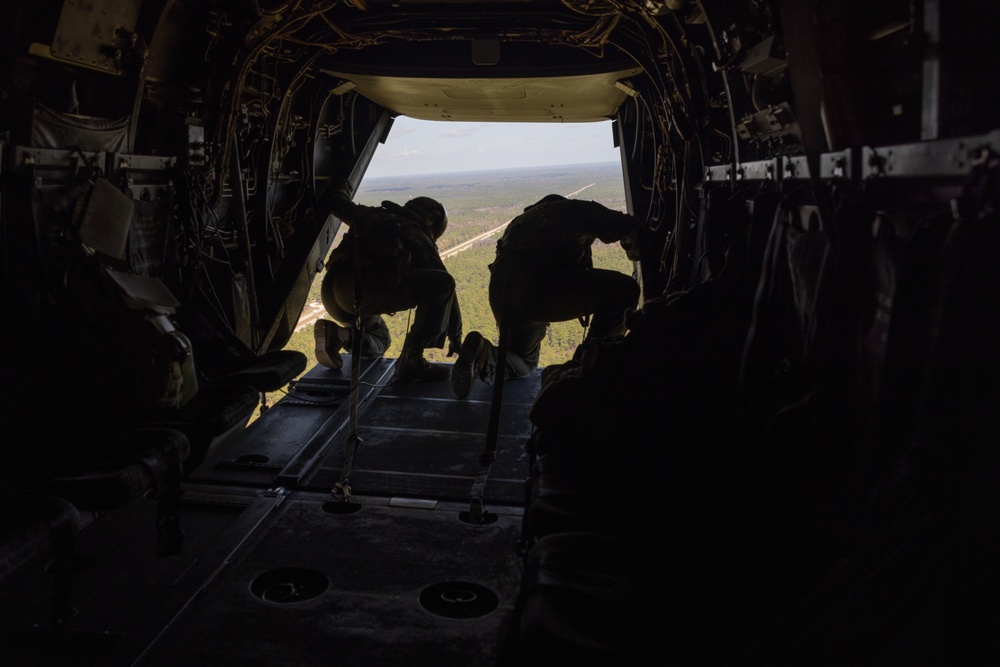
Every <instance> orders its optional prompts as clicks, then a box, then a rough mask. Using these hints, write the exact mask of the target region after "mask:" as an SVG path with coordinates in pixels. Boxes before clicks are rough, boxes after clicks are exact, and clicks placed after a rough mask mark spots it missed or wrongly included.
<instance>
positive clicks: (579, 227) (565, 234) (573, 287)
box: [451, 195, 639, 398]
mask: <svg viewBox="0 0 1000 667" xmlns="http://www.w3.org/2000/svg"><path fill="white" fill-rule="evenodd" d="M638 228H639V221H638V220H637V219H636V218H635V217H633V216H631V215H629V214H627V213H621V212H619V211H613V210H611V209H609V208H607V207H605V206H603V205H601V204H598V203H597V202H593V201H582V200H575V199H566V198H565V197H562V196H560V195H549V196H547V197H545V198H543V199H542V200H541V201H539V202H537V203H536V204H533V205H531V206H529V207H527V208H526V209H524V213H522V214H521V215H519V216H518V217H516V218H514V220H513V221H511V223H510V225H508V226H507V229H506V231H505V232H504V234H503V236H502V237H501V238H500V240H499V241H498V242H497V254H496V260H495V261H494V262H493V264H491V265H490V286H489V291H490V308H491V309H492V310H493V317H494V318H495V319H496V321H497V327H498V328H501V327H502V326H503V323H502V321H501V319H502V317H506V320H507V324H506V326H507V327H508V347H507V359H506V363H505V376H504V377H505V378H511V377H522V376H525V375H527V374H529V373H531V372H532V371H533V370H534V369H535V368H536V367H537V366H538V355H539V351H540V350H541V344H542V338H544V337H545V331H546V328H547V327H548V325H549V323H551V322H563V321H567V320H573V319H576V318H587V317H592V319H591V322H590V329H589V331H588V333H587V340H599V339H605V338H612V337H615V336H620V335H622V334H624V333H625V312H626V311H627V310H629V309H632V308H635V306H636V304H637V303H638V300H639V285H638V284H637V283H636V281H635V280H634V279H632V278H631V277H630V276H627V275H625V274H623V273H619V272H618V271H609V270H606V269H595V268H594V265H593V260H592V258H591V246H592V245H593V243H594V240H595V239H600V240H601V241H602V242H604V243H613V242H615V241H622V242H623V247H626V246H629V247H631V246H630V244H629V241H630V240H632V239H634V236H635V234H636V233H637V232H638ZM626 249H628V248H626ZM505 290H506V291H507V299H506V301H507V307H506V313H504V291H505ZM501 330H502V329H501ZM497 351H498V350H497V347H496V346H494V345H493V344H492V343H491V342H490V341H488V340H486V339H485V338H483V336H482V334H480V333H479V332H478V331H472V332H470V333H469V335H468V336H466V338H465V340H464V341H463V343H462V349H461V351H460V353H459V357H458V361H456V362H455V366H454V368H453V369H452V375H451V379H452V387H453V388H454V390H455V395H456V396H458V397H459V398H465V397H466V396H468V395H469V392H471V391H472V386H473V384H474V383H475V381H476V379H477V378H478V379H480V380H483V381H485V382H487V383H490V384H492V382H493V379H494V377H495V374H496V366H497V363H498V361H497Z"/></svg>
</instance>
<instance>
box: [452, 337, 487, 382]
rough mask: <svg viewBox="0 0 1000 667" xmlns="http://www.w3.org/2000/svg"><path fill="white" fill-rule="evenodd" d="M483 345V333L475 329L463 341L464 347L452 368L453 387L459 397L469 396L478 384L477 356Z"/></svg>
mask: <svg viewBox="0 0 1000 667" xmlns="http://www.w3.org/2000/svg"><path fill="white" fill-rule="evenodd" d="M482 347H483V336H482V334H480V333H478V332H475V331H473V332H472V333H470V334H469V335H468V336H466V337H465V340H464V341H462V349H461V350H459V352H458V359H456V360H455V366H454V368H452V369H451V388H452V391H454V392H455V396H457V397H458V398H468V396H469V394H471V393H472V387H473V386H474V385H475V384H476V357H478V356H479V351H480V350H481V349H482Z"/></svg>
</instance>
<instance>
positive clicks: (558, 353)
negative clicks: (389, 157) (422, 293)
mask: <svg viewBox="0 0 1000 667" xmlns="http://www.w3.org/2000/svg"><path fill="white" fill-rule="evenodd" d="M548 194H560V195H563V196H566V197H570V198H577V199H589V200H592V201H597V202H600V203H602V204H604V205H605V206H607V207H609V208H612V209H615V210H619V211H625V210H626V207H625V195H624V187H623V184H622V174H621V166H620V165H619V164H617V163H615V162H607V163H600V164H574V165H566V166H555V167H530V168H524V169H503V170H483V171H475V172H463V173H450V174H449V173H446V174H430V175H424V176H391V177H382V178H374V179H366V180H365V181H363V182H362V184H361V187H360V188H359V190H358V192H357V193H356V194H355V197H354V200H355V201H356V202H358V203H360V204H365V205H369V206H378V205H379V204H381V202H383V201H386V200H390V201H394V202H396V203H398V204H403V203H405V202H406V201H407V200H408V199H410V198H412V197H418V196H428V197H433V198H434V199H437V200H438V201H440V202H441V203H442V204H444V206H445V209H446V210H447V211H448V229H447V231H446V232H445V234H444V236H443V237H442V238H441V239H440V241H439V242H438V246H439V248H440V252H441V257H442V259H443V260H444V263H445V266H446V267H447V268H448V271H449V272H450V273H451V274H452V276H454V278H455V282H456V285H457V293H458V299H459V303H460V305H461V309H462V317H463V321H464V329H465V332H466V333H468V332H469V331H472V330H477V331H480V332H482V333H483V335H484V336H486V337H487V338H489V339H491V340H493V341H494V342H496V341H497V328H496V323H495V322H494V320H493V314H492V312H491V311H490V306H489V302H488V299H487V285H488V283H489V275H490V274H489V269H488V268H487V267H488V265H489V264H490V262H492V261H493V257H494V254H495V248H496V241H497V239H498V238H499V237H500V235H501V233H502V231H503V228H504V226H505V225H506V223H508V222H509V221H510V220H511V219H512V218H514V217H515V216H517V215H518V214H519V213H520V212H521V211H522V210H523V209H524V208H525V207H526V206H529V205H530V204H533V203H534V202H536V201H538V200H539V199H541V198H542V197H544V196H545V195H548ZM343 231H344V230H343V229H341V231H340V232H339V234H342V233H343ZM339 234H338V240H337V242H339ZM335 245H336V242H335ZM593 250H594V264H595V266H599V267H602V268H607V269H614V270H617V271H621V272H623V273H627V274H630V275H631V274H632V270H633V267H632V263H631V262H630V261H629V260H628V258H627V257H626V256H625V252H624V251H623V250H622V249H621V247H620V246H619V245H618V244H613V245H605V244H603V243H601V242H600V241H596V242H595V243H594V248H593ZM323 275H324V274H323V272H320V273H319V274H317V276H316V281H315V283H314V285H313V289H312V291H311V293H310V297H309V301H308V303H307V306H306V308H305V310H304V312H303V313H302V318H301V320H300V322H299V326H298V327H297V329H296V332H295V334H294V335H293V336H292V339H291V340H290V341H289V343H288V344H287V345H286V348H288V349H295V350H299V351H301V352H304V353H305V354H306V355H307V357H308V358H309V359H310V365H312V364H313V363H315V357H314V356H313V336H312V323H313V322H315V321H316V320H317V319H319V318H320V317H328V316H327V315H326V314H325V311H324V310H323V305H322V302H321V300H320V296H319V293H320V292H319V286H320V282H321V281H322V277H323ZM411 318H412V311H408V312H400V313H396V314H395V315H393V316H391V317H387V318H386V319H387V321H388V323H389V328H390V331H391V332H392V338H393V341H392V347H391V348H390V349H389V351H388V352H387V356H389V357H398V356H399V353H400V349H401V347H402V342H403V337H404V335H405V333H406V331H407V328H408V322H409V321H410V320H411ZM583 336H584V330H583V328H582V326H581V324H580V323H579V322H578V321H576V320H573V321H570V322H559V323H554V324H552V326H551V327H550V328H549V333H548V336H547V338H546V340H545V342H544V343H543V344H542V353H541V365H543V366H545V365H549V364H556V363H561V362H564V361H566V360H568V359H569V358H570V357H572V355H573V351H574V350H575V349H576V346H577V345H579V344H580V342H581V341H582V339H583ZM426 356H427V358H428V359H429V360H431V361H443V362H450V361H454V359H446V358H445V356H444V351H443V350H428V351H427V355H426Z"/></svg>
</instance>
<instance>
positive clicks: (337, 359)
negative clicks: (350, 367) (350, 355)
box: [313, 320, 344, 370]
mask: <svg viewBox="0 0 1000 667" xmlns="http://www.w3.org/2000/svg"><path fill="white" fill-rule="evenodd" d="M329 328H330V327H329V325H328V324H327V323H326V322H324V321H322V320H320V321H318V322H316V324H315V325H314V326H313V339H314V341H315V343H316V361H317V362H319V364H320V365H321V366H326V367H327V368H333V369H335V370H339V369H341V368H343V367H344V359H343V358H342V357H341V356H340V355H339V354H337V355H331V354H330V353H328V352H327V351H326V341H327V338H328V337H329V336H330V335H335V333H336V332H334V331H329Z"/></svg>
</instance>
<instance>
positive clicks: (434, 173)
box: [361, 160, 619, 182]
mask: <svg viewBox="0 0 1000 667" xmlns="http://www.w3.org/2000/svg"><path fill="white" fill-rule="evenodd" d="M611 164H614V165H618V164H619V163H618V162H617V161H615V160H605V161H601V162H567V163H561V164H532V165H524V166H520V167H493V168H490V169H463V170H461V171H455V170H452V171H424V172H420V173H419V174H388V175H383V176H369V175H367V174H366V175H365V176H364V177H363V178H362V179H361V180H362V182H365V181H368V180H376V179H380V178H414V177H419V176H442V175H454V174H478V173H482V172H491V171H521V170H525V169H555V168H562V167H588V166H594V165H611Z"/></svg>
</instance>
